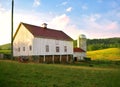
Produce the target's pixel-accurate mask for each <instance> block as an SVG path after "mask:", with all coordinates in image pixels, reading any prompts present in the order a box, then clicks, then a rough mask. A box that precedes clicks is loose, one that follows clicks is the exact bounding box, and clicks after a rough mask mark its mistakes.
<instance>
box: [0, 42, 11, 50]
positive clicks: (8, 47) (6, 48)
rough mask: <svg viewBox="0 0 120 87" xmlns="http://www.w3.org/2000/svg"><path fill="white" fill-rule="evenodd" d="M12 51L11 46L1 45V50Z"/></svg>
mask: <svg viewBox="0 0 120 87" xmlns="http://www.w3.org/2000/svg"><path fill="white" fill-rule="evenodd" d="M10 49H11V44H10V43H8V44H4V45H0V50H10Z"/></svg>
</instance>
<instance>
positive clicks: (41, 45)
mask: <svg viewBox="0 0 120 87" xmlns="http://www.w3.org/2000/svg"><path fill="white" fill-rule="evenodd" d="M46 45H48V46H49V52H46ZM56 46H59V52H56ZM64 46H67V52H65V51H64ZM33 54H34V55H63V54H73V42H72V41H62V40H54V39H47V38H35V39H34V41H33Z"/></svg>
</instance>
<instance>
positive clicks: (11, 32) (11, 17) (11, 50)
mask: <svg viewBox="0 0 120 87" xmlns="http://www.w3.org/2000/svg"><path fill="white" fill-rule="evenodd" d="M13 12H14V0H12V11H11V59H13Z"/></svg>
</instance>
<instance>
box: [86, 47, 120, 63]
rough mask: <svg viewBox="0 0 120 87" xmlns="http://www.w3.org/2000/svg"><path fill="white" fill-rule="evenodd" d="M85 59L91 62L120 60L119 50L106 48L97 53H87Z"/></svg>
mask: <svg viewBox="0 0 120 87" xmlns="http://www.w3.org/2000/svg"><path fill="white" fill-rule="evenodd" d="M87 57H90V58H91V59H92V60H113V61H118V60H120V48H108V49H103V50H97V51H88V52H87Z"/></svg>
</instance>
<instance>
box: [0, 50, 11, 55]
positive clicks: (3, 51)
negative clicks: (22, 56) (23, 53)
mask: <svg viewBox="0 0 120 87" xmlns="http://www.w3.org/2000/svg"><path fill="white" fill-rule="evenodd" d="M0 53H2V54H10V53H11V50H0Z"/></svg>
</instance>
